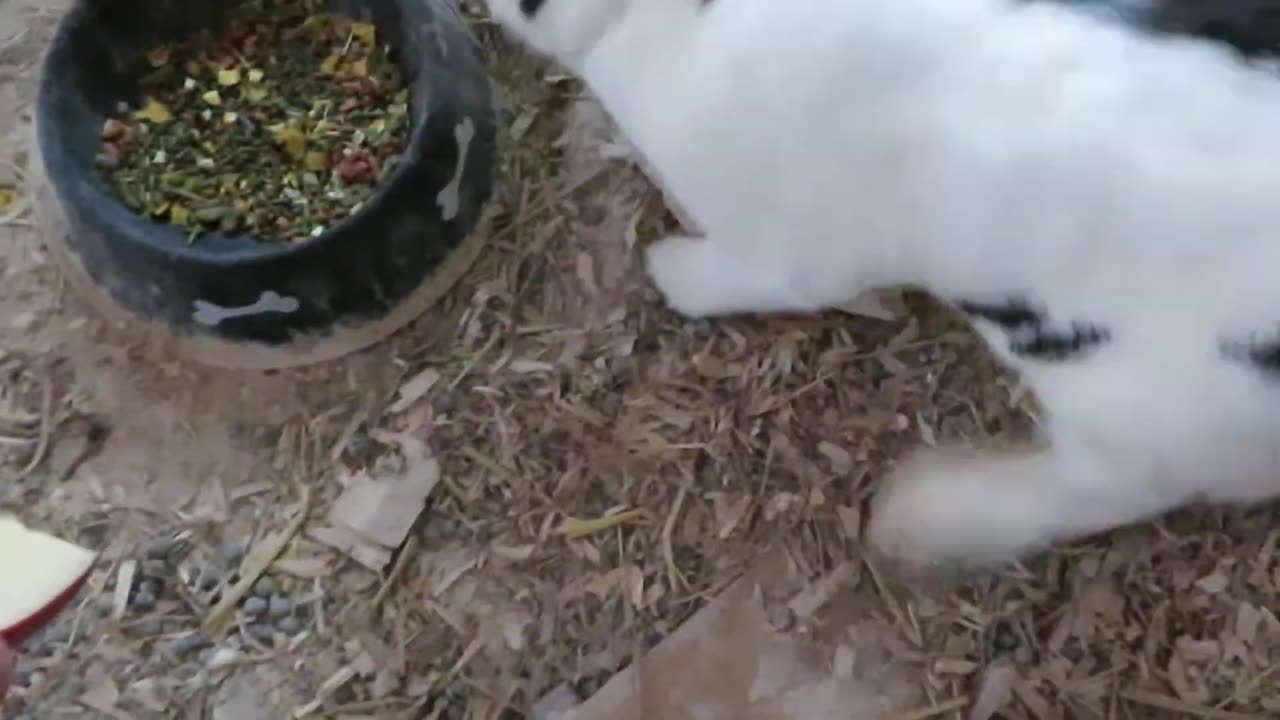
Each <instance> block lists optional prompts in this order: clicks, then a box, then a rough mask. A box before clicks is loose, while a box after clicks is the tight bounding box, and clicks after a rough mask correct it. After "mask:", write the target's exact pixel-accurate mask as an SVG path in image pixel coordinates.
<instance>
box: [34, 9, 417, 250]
mask: <svg viewBox="0 0 1280 720" xmlns="http://www.w3.org/2000/svg"><path fill="white" fill-rule="evenodd" d="M244 1H245V0H241V2H244ZM249 1H254V0H249ZM237 4H240V3H227V2H219V1H218V0H187V2H184V3H176V2H173V0H151V2H150V3H137V2H135V3H133V5H135V6H138V7H135V8H130V7H127V6H128V5H130V3H119V4H118V6H113V7H118V8H119V9H118V10H106V9H100V8H101V7H102V6H105V5H111V4H110V3H101V2H99V3H96V4H95V3H89V4H84V3H82V4H81V5H78V6H77V7H76V8H74V9H73V10H72V11H71V14H70V15H69V16H68V17H67V18H66V20H65V21H64V23H63V25H62V27H61V32H60V37H58V38H56V39H55V42H54V45H53V47H52V48H51V50H50V55H49V58H48V59H47V62H46V65H45V67H46V71H45V72H46V77H45V80H44V82H45V91H46V93H47V95H48V106H47V112H46V113H45V118H46V119H45V120H44V122H46V123H48V124H49V125H50V127H48V128H45V129H44V130H43V131H42V135H45V137H46V138H47V141H42V143H41V145H42V151H43V153H44V155H45V161H46V164H47V165H49V166H51V167H60V168H75V169H76V172H75V176H76V182H74V183H71V184H70V185H71V186H70V187H67V183H63V187H61V188H59V189H60V191H62V192H68V193H71V194H73V195H76V196H78V197H76V198H75V199H74V201H73V202H72V204H74V205H79V206H81V207H95V208H97V210H98V211H99V212H101V213H102V214H103V215H104V217H103V218H102V219H103V220H104V221H105V222H107V223H110V224H112V225H115V226H117V227H129V228H131V229H132V230H133V232H130V233H129V235H130V236H131V237H132V238H134V239H135V240H136V241H137V242H141V243H152V244H157V243H158V244H160V245H163V246H168V247H173V248H181V249H182V250H181V251H182V252H183V253H184V254H187V255H191V256H199V257H202V258H203V259H204V260H206V261H215V262H216V261H218V259H224V260H225V261H227V262H229V263H238V262H244V261H245V260H246V259H248V258H251V257H256V258H262V259H266V258H271V257H281V256H287V255H290V254H295V253H303V252H309V251H310V249H311V248H313V247H314V246H317V245H321V244H324V243H327V242H332V241H333V240H334V237H335V236H337V235H341V234H342V233H341V231H342V228H343V227H344V226H346V225H349V224H351V223H353V222H358V221H359V219H360V218H361V216H363V215H366V214H368V213H376V212H378V207H379V205H380V204H381V201H382V199H383V197H384V196H385V194H386V192H387V189H388V188H389V187H392V186H394V185H395V184H396V183H397V181H398V180H399V179H400V177H401V176H402V175H403V174H404V172H405V166H404V163H400V164H398V165H397V166H396V167H395V168H393V170H392V172H391V173H390V174H389V175H388V176H387V177H386V178H385V179H384V180H383V181H382V182H381V183H379V185H378V186H377V188H376V189H375V191H374V193H373V195H371V196H370V197H369V198H368V199H367V200H366V201H365V203H364V205H363V206H362V207H361V209H360V210H359V211H357V212H356V213H355V214H353V215H351V216H349V217H346V218H344V219H342V220H341V221H339V222H336V223H334V224H333V225H331V226H330V227H329V228H327V229H326V231H325V232H324V233H323V234H321V235H319V236H317V237H315V238H312V239H311V240H309V241H307V242H304V243H298V244H292V245H290V244H283V243H273V242H265V241H262V240H259V239H257V238H255V237H253V236H252V235H249V234H248V233H239V232H238V233H235V234H232V235H227V234H224V233H221V232H206V233H204V234H202V235H201V237H200V239H199V240H198V242H196V243H189V242H188V240H187V235H186V233H185V231H183V230H182V229H181V228H178V227H174V226H171V225H168V224H166V223H161V222H156V221H152V220H150V219H148V218H145V217H142V216H140V215H138V214H137V213H136V212H135V211H134V210H133V209H132V208H130V207H129V206H128V205H127V204H125V202H124V200H123V198H121V197H120V196H119V195H118V193H117V192H116V191H115V189H114V188H112V187H111V186H110V185H109V184H108V182H107V180H106V178H104V177H103V175H102V173H101V172H100V171H99V170H98V168H97V167H96V166H95V162H94V158H95V156H96V155H97V152H98V145H99V140H98V132H99V128H101V127H102V124H103V122H104V121H105V120H106V119H107V118H108V117H110V116H111V115H112V114H114V111H115V108H116V106H117V104H118V103H120V102H121V101H124V102H127V103H129V104H130V105H131V106H134V107H136V106H137V105H138V103H139V101H140V99H141V89H140V87H139V78H140V77H142V75H143V74H144V73H145V72H146V68H147V64H146V51H147V49H148V48H150V47H152V46H154V44H157V43H163V42H165V41H171V40H176V39H179V38H181V37H183V36H184V35H186V34H187V33H189V32H191V31H193V30H198V29H201V28H216V27H217V26H218V25H220V24H221V23H223V22H225V19H226V15H227V10H228V9H229V8H233V7H234V6H235V5H237ZM323 4H324V7H325V9H327V10H330V11H332V12H337V13H340V14H343V15H347V16H350V17H353V18H355V19H358V20H362V21H367V22H372V23H373V24H374V25H375V27H376V28H377V31H378V38H379V41H380V42H381V43H383V44H385V45H388V46H389V47H390V53H389V55H390V57H391V59H392V61H393V62H395V63H396V65H397V66H398V67H399V69H400V71H401V73H402V75H403V77H404V80H405V83H406V84H407V86H408V87H409V136H408V146H407V147H406V149H405V151H404V155H405V156H408V157H422V154H423V153H422V149H423V147H424V145H425V143H426V140H427V138H426V137H425V135H426V134H427V133H426V132H425V124H424V122H423V120H424V118H425V116H426V111H425V108H426V103H427V97H428V92H429V88H428V87H427V85H428V82H427V78H429V77H430V75H431V73H429V72H426V66H427V64H428V63H430V62H432V60H433V57H432V55H431V54H430V53H429V52H405V51H404V50H403V49H404V48H412V47H414V45H413V44H412V40H413V38H410V37H406V28H407V27H409V23H407V22H406V18H405V17H404V12H403V10H402V8H401V6H400V5H399V3H397V2H395V1H394V0H329V1H328V2H325V3H323ZM142 6H145V8H142ZM139 8H141V9H139ZM131 10H134V11H136V12H133V13H132V15H133V21H132V22H130V18H129V17H128V15H129V14H130V11H131ZM139 18H140V19H141V20H139Z"/></svg>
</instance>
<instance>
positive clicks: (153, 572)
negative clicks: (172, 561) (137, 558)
mask: <svg viewBox="0 0 1280 720" xmlns="http://www.w3.org/2000/svg"><path fill="white" fill-rule="evenodd" d="M142 574H143V576H145V577H153V578H162V577H164V576H166V575H168V574H169V566H168V565H166V564H165V562H164V561H163V560H143V561H142Z"/></svg>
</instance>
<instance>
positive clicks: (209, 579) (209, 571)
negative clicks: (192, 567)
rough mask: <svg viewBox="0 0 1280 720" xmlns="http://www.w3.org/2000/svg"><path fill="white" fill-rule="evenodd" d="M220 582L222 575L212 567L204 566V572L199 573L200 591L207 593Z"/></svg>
mask: <svg viewBox="0 0 1280 720" xmlns="http://www.w3.org/2000/svg"><path fill="white" fill-rule="evenodd" d="M221 580H222V573H219V572H218V569H217V568H215V567H214V566H212V565H206V566H205V568H204V570H202V571H200V589H201V590H204V591H205V592H208V591H210V590H212V589H214V588H216V587H218V583H219V582H220V581H221Z"/></svg>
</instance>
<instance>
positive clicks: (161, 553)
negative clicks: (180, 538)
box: [144, 537, 175, 560]
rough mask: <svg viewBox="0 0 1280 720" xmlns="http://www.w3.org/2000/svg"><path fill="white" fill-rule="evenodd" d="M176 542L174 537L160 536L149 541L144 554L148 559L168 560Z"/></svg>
mask: <svg viewBox="0 0 1280 720" xmlns="http://www.w3.org/2000/svg"><path fill="white" fill-rule="evenodd" d="M174 544H175V543H174V540H173V538H172V537H158V538H155V539H153V540H152V541H151V542H149V543H147V549H146V550H145V551H144V554H145V555H146V556H147V559H148V560H167V559H168V558H169V553H171V552H173V546H174Z"/></svg>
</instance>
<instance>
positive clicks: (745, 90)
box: [488, 0, 1280, 567]
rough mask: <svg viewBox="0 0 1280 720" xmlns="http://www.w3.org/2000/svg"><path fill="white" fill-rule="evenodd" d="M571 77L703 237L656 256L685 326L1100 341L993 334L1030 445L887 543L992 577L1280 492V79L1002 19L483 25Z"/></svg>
mask: <svg viewBox="0 0 1280 720" xmlns="http://www.w3.org/2000/svg"><path fill="white" fill-rule="evenodd" d="M488 3H489V7H490V11H491V14H492V15H493V16H494V17H495V18H496V19H497V20H498V21H499V22H500V23H501V24H502V25H504V26H505V27H506V28H507V29H508V30H509V31H511V32H512V33H513V34H514V35H515V36H517V37H518V38H520V39H521V40H523V41H524V42H525V43H526V44H527V45H528V46H529V47H531V48H533V49H535V50H537V51H539V52H541V53H543V54H547V55H551V56H553V57H555V58H557V59H559V60H560V61H561V62H563V63H564V64H565V65H567V66H568V67H569V68H571V69H572V70H573V71H575V72H576V73H578V74H579V75H580V76H581V77H582V78H583V79H584V81H585V82H586V83H587V84H588V86H589V87H590V88H591V90H592V91H593V92H594V94H595V95H596V96H598V98H599V99H600V100H601V101H602V103H603V104H604V106H605V108H606V109H607V110H608V111H609V112H610V114H611V115H612V116H613V117H614V119H615V120H616V121H617V123H618V125H619V126H620V128H621V129H622V131H623V132H624V133H625V134H626V135H627V136H628V137H629V139H630V140H631V141H632V142H634V143H635V144H636V145H637V146H638V147H639V148H641V150H642V151H643V152H644V154H645V156H646V157H647V158H648V159H649V160H650V161H651V162H652V164H653V165H654V167H655V168H656V170H657V172H658V174H659V175H660V176H661V178H662V180H663V182H664V183H665V184H667V185H668V186H669V189H670V190H671V191H672V193H673V194H674V195H675V196H676V197H677V198H678V199H679V200H680V202H681V204H682V205H684V207H685V208H686V209H687V210H688V211H689V212H690V213H691V214H692V215H693V216H694V217H695V218H696V220H697V221H698V223H699V224H700V225H701V226H702V227H703V228H705V229H706V238H705V239H693V238H683V237H672V238H668V239H665V240H662V241H660V242H658V243H656V244H655V245H653V246H652V247H650V248H649V249H648V250H647V263H648V268H649V272H650V275H651V277H652V279H653V281H654V283H655V284H656V285H657V287H658V288H659V289H660V290H661V291H662V293H663V295H664V297H665V298H666V299H667V301H668V303H669V304H670V305H671V306H672V307H673V308H674V309H676V310H677V311H679V312H681V313H683V314H686V315H689V316H715V315H723V314H729V313H739V312H773V311H809V310H817V309H820V308H826V307H832V306H838V305H841V304H843V303H845V302H847V301H849V300H851V299H852V298H854V297H855V296H857V295H858V294H859V293H861V292H862V291H864V290H866V289H869V288H873V287H880V286H888V285H904V284H905V285H916V286H920V287H923V288H924V289H926V290H928V291H930V292H931V293H933V294H935V295H936V296H938V297H940V298H943V299H947V300H952V301H959V300H971V301H990V302H1001V301H1003V300H1004V299H1005V298H1008V297H1013V296H1017V297H1025V298H1030V299H1031V300H1032V302H1033V303H1034V304H1035V305H1037V306H1038V307H1041V308H1043V310H1044V312H1045V313H1046V315H1045V318H1046V320H1045V322H1046V323H1049V324H1050V325H1054V326H1064V327H1065V326H1066V325H1067V324H1068V323H1070V322H1073V321H1081V322H1091V323H1096V324H1099V325H1101V326H1103V327H1105V328H1106V329H1107V331H1108V332H1109V336H1110V340H1109V341H1107V342H1103V343H1101V344H1100V345H1098V346H1097V347H1094V348H1091V349H1087V350H1085V351H1082V352H1080V353H1077V354H1076V355H1075V356H1073V357H1070V358H1065V359H1058V360H1052V359H1049V360H1046V359H1035V358H1029V357H1028V356H1025V355H1016V354H1014V353H1012V352H1010V351H1009V350H1008V345H1009V336H1008V335H1007V333H1006V331H1005V330H1003V329H1001V328H999V327H998V326H996V325H994V324H992V323H990V322H988V321H985V320H981V319H978V320H976V321H975V324H976V326H977V328H978V330H979V331H980V332H981V333H982V334H983V335H984V337H986V338H987V340H988V341H989V343H990V344H991V346H992V349H993V350H994V351H995V352H996V353H997V354H998V355H999V356H1001V357H1002V358H1003V359H1004V360H1005V361H1006V362H1008V363H1010V364H1011V365H1012V366H1014V367H1015V368H1016V369H1018V370H1019V371H1020V372H1021V373H1022V374H1023V376H1024V377H1025V379H1026V381H1027V383H1028V384H1029V385H1030V386H1031V387H1032V388H1033V389H1034V391H1035V392H1036V394H1037V395H1038V397H1039V398H1040V400H1041V402H1042V404H1043V405H1044V407H1045V408H1046V410H1047V412H1048V417H1047V420H1046V423H1045V425H1044V435H1045V443H1044V445H1043V446H1041V447H1036V448H1027V449H1024V450H1019V451H1017V452H990V451H988V452H975V451H971V450H968V449H960V448H951V449H945V450H937V451H927V452H923V453H921V454H919V455H917V456H915V457H913V458H910V459H908V460H906V461H904V462H903V463H901V464H900V466H899V468H898V470H897V471H896V473H895V474H894V476H893V477H891V478H888V479H887V480H886V483H887V484H886V485H884V487H883V490H882V491H881V493H880V495H879V496H878V497H877V499H876V502H875V507H874V511H873V512H874V515H873V517H872V521H871V524H870V527H869V529H868V538H869V541H870V543H871V544H872V545H873V546H874V547H876V548H877V549H879V550H881V551H883V552H886V553H888V554H890V555H891V556H892V557H893V558H895V559H897V560H899V561H903V562H905V563H906V564H908V565H909V566H912V567H919V566H924V565H931V564H934V563H954V564H959V565H963V566H987V565H989V564H992V563H999V562H1002V561H1006V560H1010V559H1013V558H1015V557H1017V556H1020V555H1023V554H1025V553H1027V552H1030V551H1034V550H1036V549H1039V548H1042V547H1044V546H1045V545H1047V544H1049V543H1052V542H1055V541H1058V540H1063V539H1067V538H1072V537H1078V536H1081V535H1085V534H1089V533H1093V532H1097V531H1102V530H1106V529H1108V528H1111V527H1114V526H1117V525H1121V524H1126V523H1129V522H1132V521H1135V520H1138V519H1140V518H1144V517H1148V516H1151V515H1154V514H1158V513H1161V512H1163V511H1166V510H1169V509H1172V508H1174V507H1177V506H1180V505H1184V504H1186V503H1189V502H1191V501H1194V500H1198V499H1204V500H1209V501H1213V502H1252V501H1259V500H1263V499H1267V498H1271V497H1273V496H1276V495H1280V385H1277V382H1280V369H1277V368H1272V369H1271V370H1270V371H1268V370H1267V369H1265V368H1260V367H1257V366H1255V365H1251V364H1249V363H1248V362H1246V361H1240V360H1238V359H1234V358H1232V357H1230V356H1229V355H1228V354H1227V353H1224V349H1223V343H1224V342H1226V341H1232V340H1238V341H1242V342H1243V341H1247V340H1249V339H1250V338H1251V337H1257V338H1259V339H1263V340H1267V339H1270V338H1271V337H1272V336H1273V334H1274V333H1276V332H1277V331H1280V238H1278V237H1277V235H1278V233H1280V201H1278V200H1280V198H1278V197H1277V196H1278V195H1280V80H1277V79H1276V77H1275V76H1274V75H1273V74H1272V73H1271V72H1270V71H1269V70H1267V69H1264V68H1261V67H1258V66H1252V65H1249V64H1246V63H1245V62H1244V61H1242V60H1241V59H1239V58H1238V57H1237V56H1235V55H1234V54H1233V53H1231V52H1230V51H1229V50H1228V49H1226V48H1225V47H1221V46H1218V45H1214V44H1211V43H1209V42H1206V41H1200V40H1196V39H1189V38H1179V37H1171V36H1161V37H1156V36H1151V35H1145V34H1142V33H1139V32H1135V31H1133V30H1130V29H1127V28H1125V27H1123V26H1121V25H1119V24H1111V23H1108V22H1105V21H1102V20H1098V19H1096V18H1094V17H1092V16H1090V15H1089V14H1086V13H1080V12H1076V11H1073V10H1071V9H1069V8H1065V7H1062V6H1059V5H1057V4H1054V3H1028V4H1015V3H1011V2H1008V1H1007V0H795V1H793V2H778V0H711V2H709V3H706V4H705V5H704V4H703V3H701V2H700V1H699V0H545V2H544V3H543V5H542V7H541V8H540V9H539V10H538V12H536V13H535V14H534V15H533V16H532V17H529V16H527V14H526V13H523V12H522V11H521V9H520V7H519V5H520V3H519V0H488Z"/></svg>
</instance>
